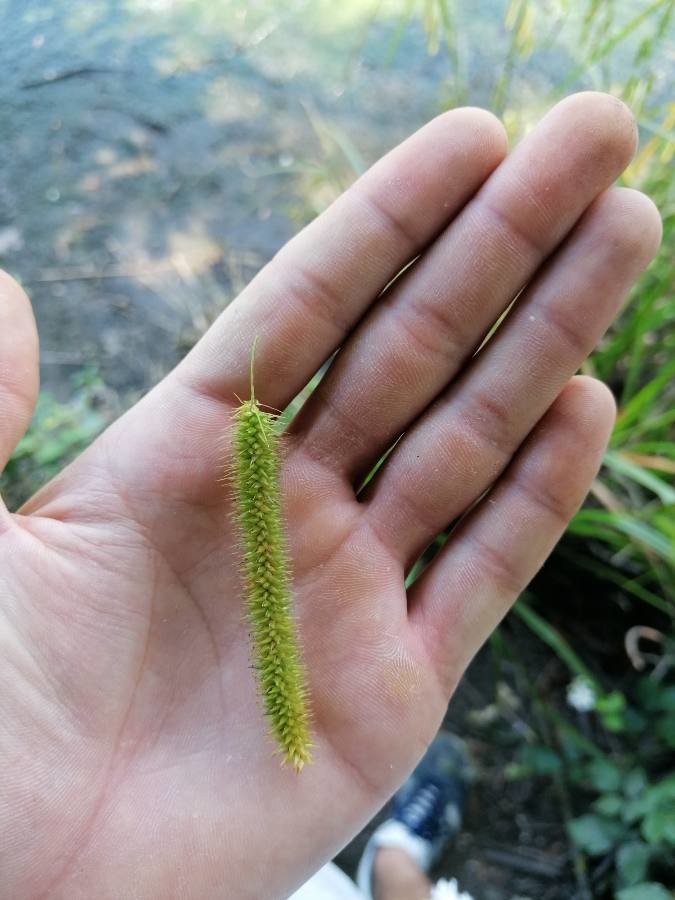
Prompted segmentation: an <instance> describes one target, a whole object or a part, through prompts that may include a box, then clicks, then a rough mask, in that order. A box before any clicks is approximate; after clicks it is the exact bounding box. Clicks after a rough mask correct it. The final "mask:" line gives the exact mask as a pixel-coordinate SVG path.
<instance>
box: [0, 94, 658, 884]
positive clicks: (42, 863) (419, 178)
mask: <svg viewBox="0 0 675 900" xmlns="http://www.w3.org/2000/svg"><path fill="white" fill-rule="evenodd" d="M635 139H636V135H635V126H634V123H633V121H632V118H631V116H630V114H629V113H628V111H627V110H626V108H625V107H624V106H623V105H622V104H621V103H619V102H618V101H617V100H614V99H613V98H610V97H607V96H604V95H599V94H583V95H577V96H574V97H572V98H568V99H567V100H566V101H564V102H563V103H561V104H559V105H558V106H557V107H555V108H554V109H553V111H552V112H551V113H549V115H548V116H546V117H545V119H544V120H543V121H542V122H541V124H540V125H539V126H538V127H537V128H536V129H535V130H534V131H533V132H532V133H531V134H530V135H529V136H528V137H527V138H526V139H525V140H524V141H523V142H522V144H521V145H520V146H519V147H518V148H516V150H515V151H514V152H513V153H512V154H510V155H509V156H508V157H507V158H506V160H505V161H503V162H502V159H503V157H504V155H505V153H506V147H505V138H504V134H503V129H502V128H501V126H500V124H499V123H498V122H497V120H495V119H494V118H493V117H492V116H490V115H489V114H488V113H485V112H482V111H479V110H471V109H460V110H456V111H453V112H450V113H447V114H445V115H442V116H440V117H439V118H437V119H435V120H434V121H432V122H431V123H430V124H429V125H427V126H426V127H425V128H423V129H422V130H421V131H419V132H417V133H416V134H415V135H413V137H411V138H410V139H409V140H408V141H406V142H405V143H404V144H402V145H401V146H400V147H398V148H397V149H395V150H394V151H393V152H392V153H391V154H389V155H388V156H386V157H385V158H384V159H383V160H381V161H380V162H379V163H378V164H377V165H376V166H375V167H374V168H373V169H371V170H370V171H369V172H368V173H367V174H366V175H365V176H363V178H362V179H360V180H359V181H358V182H357V183H356V184H355V185H354V186H353V187H352V188H351V189H350V190H349V191H348V192H347V193H346V194H345V195H343V196H342V197H341V198H340V199H339V200H338V201H337V202H336V203H335V204H334V205H333V206H332V207H331V208H330V209H329V210H327V212H326V213H324V214H323V215H322V216H321V217H319V219H317V220H316V221H315V222H314V223H313V224H312V225H310V226H309V227H308V228H306V229H305V230H304V231H303V232H302V233H301V234H299V235H298V236H297V237H296V238H295V239H294V240H293V241H291V242H290V243H289V244H288V245H287V246H286V247H284V248H283V249H282V250H281V251H280V253H279V254H278V255H277V256H276V257H275V258H274V259H273V260H272V261H271V262H270V263H269V264H268V265H267V266H266V267H265V268H264V269H263V270H262V271H261V272H260V273H259V274H258V276H257V277H256V278H255V279H254V280H253V281H252V282H251V284H250V285H249V286H248V288H246V290H245V291H244V292H243V294H242V295H241V296H240V297H239V298H238V299H237V300H236V301H235V302H234V303H233V304H232V305H231V306H229V307H228V308H227V309H226V310H225V312H224V313H223V314H222V316H221V317H220V318H219V320H218V321H217V322H216V323H215V325H214V326H213V327H212V328H211V329H210V331H209V332H208V333H207V335H206V336H205V337H204V338H203V339H202V340H201V341H200V343H199V344H198V345H197V346H196V347H195V348H194V350H193V351H192V352H191V353H190V354H189V355H188V356H187V357H186V359H185V360H184V361H183V362H182V363H181V364H180V365H179V366H178V367H177V368H176V369H175V370H174V371H173V372H172V373H170V374H169V375H168V376H167V378H165V379H164V381H162V382H161V383H160V384H159V385H158V386H157V387H156V388H155V389H154V390H153V391H151V392H150V394H148V396H147V397H145V398H144V399H143V400H142V401H141V402H140V403H139V404H137V405H136V406H135V407H134V408H133V409H131V410H130V411H129V412H128V413H127V414H126V415H124V416H123V417H122V418H121V419H120V420H119V421H117V422H116V423H115V424H114V425H113V426H112V427H111V428H109V429H108V430H107V431H106V432H105V433H104V434H103V435H102V436H101V437H100V438H99V439H98V440H97V441H96V442H95V443H94V444H93V445H92V446H91V447H90V448H89V449H88V450H87V451H86V452H85V453H84V454H83V455H82V456H81V457H80V458H79V459H78V460H77V461H76V462H75V463H74V464H73V465H71V466H69V467H68V468H67V469H66V470H65V471H64V472H62V473H61V474H60V475H59V476H58V477H57V478H55V479H54V480H53V481H52V482H51V483H50V484H48V485H47V486H46V487H45V488H44V489H42V490H41V491H40V492H39V493H38V494H37V495H36V496H35V497H34V498H33V499H32V500H30V501H29V502H28V503H27V504H26V506H25V507H24V508H23V509H22V510H20V511H19V513H17V514H15V515H11V514H10V513H9V512H8V511H7V510H6V509H5V508H4V507H3V508H2V509H0V641H1V642H2V646H1V651H0V713H1V719H0V721H1V723H2V724H1V726H0V763H1V767H2V773H3V775H2V783H1V785H0V835H2V839H1V840H0V873H1V874H0V880H1V883H2V894H3V896H6V897H11V898H12V900H24V898H29V900H34V898H38V897H49V898H68V900H78V898H87V900H90V898H92V897H96V898H108V897H110V898H113V897H114V898H116V900H124V898H143V900H145V898H162V900H166V898H169V897H177V898H178V897H180V898H215V897H252V898H266V897H283V896H286V895H287V894H288V893H290V892H291V891H292V890H293V889H294V888H295V887H296V886H297V885H298V884H299V883H301V882H302V881H303V880H304V878H305V877H307V876H308V875H309V874H310V873H311V872H312V871H313V870H314V869H316V868H317V867H318V866H319V865H320V864H321V863H322V862H323V861H324V860H325V859H327V858H329V857H330V856H331V855H332V854H333V853H334V852H335V851H336V850H337V849H338V848H339V847H341V846H342V845H343V844H344V843H345V842H346V841H347V840H348V839H349V837H350V836H351V835H353V834H354V833H355V832H356V831H357V830H358V829H359V828H360V827H361V826H362V824H363V823H365V822H366V821H367V819H368V818H369V817H370V816H371V815H372V814H373V812H374V811H375V810H376V809H377V808H379V807H380V806H381V805H382V803H383V802H384V801H385V800H386V798H387V797H388V796H389V795H390V794H391V792H392V791H393V790H394V789H395V788H396V786H397V785H398V784H399V783H400V782H401V781H402V780H403V779H404V777H405V776H406V774H407V773H408V772H409V771H410V770H411V769H412V767H413V766H414V764H415V762H416V761H417V759H418V758H419V757H420V756H421V755H422V753H423V751H424V749H425V747H426V745H427V744H428V742H429V741H430V740H431V738H432V737H433V735H434V733H435V731H436V730H437V728H438V726H439V723H440V721H441V719H442V716H443V714H444V712H445V709H446V705H447V701H448V698H449V696H450V694H451V693H452V690H453V688H454V687H455V685H456V683H457V681H458V679H459V678H460V676H461V675H462V672H463V671H464V669H465V667H466V665H467V664H468V662H469V661H470V659H471V658H472V656H473V655H474V653H475V652H476V650H477V649H478V648H479V646H480V645H481V643H482V642H483V641H484V640H485V638H486V637H487V635H488V634H489V633H490V631H491V630H492V629H493V628H494V627H495V625H496V624H497V623H498V621H499V620H500V619H501V617H502V616H503V615H504V614H505V612H506V611H507V609H508V607H509V605H510V604H511V603H512V602H513V600H514V599H515V597H516V595H517V594H518V593H519V591H520V590H521V589H522V588H523V587H524V586H525V585H526V584H527V582H528V581H529V580H530V578H531V577H532V576H533V574H534V573H535V572H536V570H537V569H538V567H539V566H540V565H541V563H542V562H543V560H544V559H545V557H546V556H547V554H548V553H549V552H550V550H551V548H552V547H553V545H554V544H555V542H556V540H557V539H558V537H559V536H560V534H561V533H562V531H563V530H564V528H565V525H566V523H567V522H568V520H569V519H570V517H571V516H572V515H573V513H574V511H575V510H576V508H577V507H578V506H579V504H580V503H581V502H582V499H583V497H584V494H585V492H586V491H587V489H588V486H589V484H590V482H591V480H592V478H593V477H594V474H595V472H596V470H597V469H598V466H599V465H600V461H601V457H602V453H603V450H604V447H605V443H606V441H607V438H608V435H609V433H610V430H611V427H612V421H613V415H614V410H613V401H612V399H611V396H610V394H609V392H608V391H607V389H606V388H604V387H603V386H602V385H600V384H598V383H597V382H595V381H593V380H590V379H587V378H575V379H573V380H572V381H570V380H569V379H570V378H571V376H572V375H573V373H574V372H575V371H576V370H577V369H578V367H579V365H580V364H581V362H582V361H583V359H584V358H585V356H586V355H587V354H588V353H589V352H590V351H591V349H592V348H593V346H594V344H595V343H596V342H597V341H598V339H599V338H600V336H601V335H602V333H603V332H604V330H605V329H606V327H607V326H608V324H609V323H610V321H611V320H612V318H613V317H614V316H615V314H616V313H617V310H618V308H619V304H620V302H621V299H622V298H623V297H624V295H625V294H626V291H627V290H628V288H629V287H630V285H631V284H632V282H633V280H634V279H635V278H636V276H637V275H638V273H639V272H640V271H641V270H642V269H643V268H644V267H645V266H646V265H647V263H648V262H649V260H650V259H651V257H652V256H653V255H654V253H655V251H656V248H657V246H658V242H659V235H660V224H659V218H658V214H657V213H656V211H655V209H654V207H653V205H652V204H651V202H650V201H648V200H647V199H646V198H645V197H644V196H642V195H640V194H639V193H636V192H634V191H629V190H624V189H611V190H607V189H608V188H610V185H611V184H612V182H613V181H614V179H615V178H616V177H617V176H618V175H619V173H620V172H621V171H622V169H623V168H624V167H625V166H626V164H627V163H628V161H629V160H630V158H631V156H632V154H633V152H634V148H635ZM493 170H496V171H494V172H493ZM491 173H493V174H491ZM419 254H421V256H420V257H419V259H417V261H416V262H415V263H414V264H413V265H412V266H411V267H410V268H409V269H408V270H407V271H406V272H405V274H403V275H402V276H401V277H400V278H399V279H398V280H397V281H396V283H395V284H394V285H393V286H392V287H390V288H389V289H388V290H387V291H386V292H385V293H384V295H383V296H380V295H381V293H382V291H383V290H384V288H385V286H386V285H387V284H388V283H389V282H390V281H391V279H392V278H394V276H395V275H396V274H397V273H398V272H399V271H400V270H401V269H402V268H403V267H404V266H405V265H406V263H408V262H410V261H411V260H412V259H413V258H415V257H417V256H418V255H419ZM525 284H527V287H526V289H525V291H524V293H523V294H522V295H521V296H520V298H519V300H518V303H517V306H516V307H515V309H514V311H513V312H512V313H511V314H510V315H509V317H508V319H507V321H506V323H505V324H504V325H503V326H502V327H501V328H500V329H499V331H498V333H497V335H496V337H495V338H494V339H493V340H491V341H490V342H489V343H488V344H487V345H486V346H485V348H484V349H483V350H481V352H480V354H479V355H478V356H476V357H474V356H473V354H474V351H475V349H476V347H477V346H478V345H479V344H480V343H481V341H482V339H483V337H484V336H485V334H486V333H487V331H488V330H489V328H490V326H491V325H492V323H493V322H494V321H495V320H496V319H497V318H498V316H499V315H500V313H501V312H502V311H503V310H504V309H505V308H506V307H507V306H508V305H509V303H510V302H511V301H512V300H513V298H514V297H515V296H516V295H517V294H518V292H519V291H520V289H521V288H522V287H523V285H525ZM0 322H1V324H2V327H1V329H0V358H1V359H2V367H1V368H0V396H1V397H2V405H1V408H2V412H1V413H0V467H1V466H2V465H4V463H5V462H6V461H7V459H8V458H9V456H10V454H11V452H12V450H13V448H14V447H15V445H16V443H17V442H18V440H19V439H20V437H21V436H22V434H23V433H24V431H25V429H26V427H27V424H28V421H29V419H30V416H31V412H32V408H33V405H34V402H35V396H36V392H37V341H36V336H35V329H34V323H33V320H32V316H31V314H30V311H29V304H28V301H27V300H26V298H25V296H24V295H23V294H22V292H21V291H20V289H19V288H18V287H17V286H16V284H15V283H14V282H12V281H11V280H10V279H9V278H8V277H6V276H5V277H4V278H3V279H2V282H0ZM256 337H257V338H258V342H257V350H256V383H255V387H256V394H257V396H258V397H259V399H260V400H261V401H262V402H264V403H266V404H269V405H271V406H273V407H276V408H283V407H284V406H285V405H286V404H288V402H289V401H290V400H291V399H292V398H293V397H294V396H295V395H296V394H297V392H298V391H299V390H300V389H301V388H302V387H303V386H304V385H305V384H306V383H307V382H308V380H309V379H310V378H311V376H312V375H313V374H314V373H315V372H316V371H317V370H318V369H319V368H320V366H321V365H322V364H323V363H324V362H325V361H326V360H327V359H328V358H329V357H330V356H331V354H332V353H333V352H334V351H335V350H336V349H337V348H338V347H340V348H341V349H340V352H339V354H338V356H337V357H336V359H335V361H334V363H333V365H332V367H331V368H330V370H329V372H328V374H327V376H326V377H325V378H324V380H323V381H322V383H321V384H320V386H319V387H318V389H317V390H316V391H315V392H314V394H313V395H312V397H311V398H310V400H309V401H308V403H307V404H306V406H305V407H304V408H303V410H302V412H301V413H300V415H299V416H298V417H297V419H296V420H295V421H294V422H293V424H292V425H291V427H290V429H289V431H288V434H287V436H286V438H285V439H284V441H285V450H284V453H285V460H284V464H283V469H282V490H283V496H284V504H285V519H286V523H287V530H288V538H289V544H290V549H291V555H292V561H293V570H294V596H295V604H296V611H297V618H298V623H299V629H300V632H301V635H302V643H303V647H304V657H305V661H306V667H307V671H308V674H309V681H310V687H311V704H312V711H313V721H314V738H315V748H314V763H313V764H312V765H311V766H306V767H305V769H304V770H303V772H302V774H301V775H300V776H298V775H296V774H295V772H294V771H293V770H292V768H290V767H281V766H280V764H279V757H278V756H277V755H275V753H274V746H273V744H272V742H271V740H270V738H269V736H268V733H267V724H266V722H265V720H264V718H263V716H262V714H261V711H260V704H259V702H258V698H257V696H256V685H255V680H254V675H253V673H252V671H251V668H250V660H249V649H248V639H247V625H246V622H245V619H244V612H243V600H242V586H241V583H240V577H239V545H238V540H237V535H236V529H235V526H234V525H233V522H232V518H231V510H230V506H231V502H232V496H231V493H230V491H229V490H228V489H227V487H225V488H224V487H223V486H222V485H220V484H219V483H218V479H219V477H220V475H221V473H222V471H223V470H224V468H226V467H227V466H228V462H229V453H230V446H231V444H230V434H229V431H230V429H231V427H232V410H233V407H234V406H235V405H236V403H237V400H236V395H238V396H240V397H245V396H247V395H248V390H249V385H248V377H249V359H250V353H251V347H252V344H253V341H254V339H255V338H256ZM402 432H405V436H404V437H403V438H402V440H401V441H400V442H399V443H398V444H397V445H396V447H395V449H394V450H393V452H392V453H391V455H390V457H389V458H388V460H387V462H386V465H385V466H384V467H383V469H382V470H381V472H380V473H379V474H378V476H377V477H376V478H375V479H374V480H373V481H372V482H371V483H370V484H369V485H368V487H367V489H366V490H365V491H364V492H363V493H362V494H360V495H359V498H358V500H357V498H356V494H355V488H356V487H357V486H358V485H359V484H360V482H361V481H362V479H363V477H364V475H365V474H366V473H367V472H368V471H369V470H370V469H371V467H372V466H373V464H374V463H375V462H376V461H377V460H378V458H379V457H380V456H381V455H382V453H383V452H384V451H385V450H386V449H387V448H388V447H389V446H390V445H391V444H392V442H393V441H394V440H395V439H396V438H397V437H398V436H399V435H400V434H401V433H402ZM223 448H224V449H223ZM491 485H494V487H493V488H492V490H491V492H490V493H489V494H488V495H487V497H486V498H484V499H483V500H482V501H481V502H480V503H479V504H478V505H477V506H476V507H475V508H474V509H472V510H471V512H469V513H468V515H466V517H465V518H464V520H463V521H462V523H461V525H460V526H459V527H458V528H457V529H456V530H455V531H454V532H453V534H452V536H451V537H450V539H449V540H448V541H447V543H446V544H445V546H444V548H443V550H442V551H441V553H440V554H439V556H438V557H437V558H436V560H435V561H434V562H433V563H432V565H431V566H430V567H429V568H428V569H427V571H426V572H425V573H424V574H423V576H422V577H421V578H420V579H419V580H418V581H417V582H416V583H415V585H414V586H413V587H412V589H411V590H410V591H408V592H406V590H405V587H404V575H405V572H406V571H407V570H408V569H409V568H410V565H411V564H412V562H413V561H414V560H415V559H416V557H417V556H418V555H419V554H420V552H421V551H422V550H423V548H424V547H425V546H427V545H428V544H429V543H430V541H431V540H432V539H433V538H434V536H435V535H436V534H438V533H439V532H440V531H442V530H443V529H444V528H445V527H446V526H447V525H448V523H450V522H451V521H453V520H455V519H456V518H457V517H459V516H461V515H462V514H464V513H465V512H466V511H467V510H468V509H469V508H470V507H471V506H472V504H474V502H475V501H476V500H477V499H478V498H479V497H481V495H482V494H483V493H484V492H485V491H486V489H488V488H489V487H490V486H491Z"/></svg>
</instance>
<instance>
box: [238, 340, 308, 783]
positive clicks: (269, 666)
mask: <svg viewBox="0 0 675 900" xmlns="http://www.w3.org/2000/svg"><path fill="white" fill-rule="evenodd" d="M254 350H255V347H254ZM235 423H236V430H235V435H236V439H235V471H236V481H237V493H238V501H239V502H238V518H239V525H240V534H241V540H242V545H243V547H242V549H243V569H244V579H245V584H246V592H247V612H248V620H249V623H250V627H251V641H252V657H253V661H254V666H255V669H256V670H257V675H258V685H259V689H260V694H261V697H262V701H263V705H264V710H265V714H266V716H267V718H268V720H269V724H270V729H271V732H272V735H273V737H274V739H275V741H276V743H277V745H278V747H279V749H280V751H281V753H282V755H283V758H284V761H285V762H288V763H290V764H291V765H293V767H294V768H295V770H296V771H297V772H299V771H300V770H301V769H302V767H303V766H304V764H305V763H306V762H309V761H310V747H311V738H310V726H309V711H308V700H307V694H308V692H307V687H306V680H305V672H304V668H303V665H302V661H301V657H300V647H299V643H298V639H297V636H296V630H295V623H294V620H293V614H292V596H291V589H290V575H289V569H290V566H289V560H288V553H287V549H286V542H285V538H284V529H283V521H282V514H281V500H280V492H279V453H278V441H279V437H278V434H277V432H276V430H275V427H274V423H275V417H274V416H273V415H272V414H270V413H268V412H265V411H264V410H263V409H262V408H261V406H260V404H259V403H258V401H257V400H256V398H255V394H254V391H253V353H252V354H251V399H250V400H247V401H245V402H244V403H242V404H241V406H240V407H239V408H238V410H237V412H236V416H235Z"/></svg>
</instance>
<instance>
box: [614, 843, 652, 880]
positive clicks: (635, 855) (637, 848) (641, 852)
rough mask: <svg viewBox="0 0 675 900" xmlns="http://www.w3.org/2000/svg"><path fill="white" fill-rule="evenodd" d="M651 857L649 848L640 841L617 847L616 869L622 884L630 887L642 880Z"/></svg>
mask: <svg viewBox="0 0 675 900" xmlns="http://www.w3.org/2000/svg"><path fill="white" fill-rule="evenodd" d="M651 855H652V850H651V847H649V846H648V845H647V844H643V843H642V841H631V842H630V843H628V844H622V845H621V847H619V849H618V851H617V854H616V868H617V871H618V873H619V877H620V879H621V881H622V882H623V884H625V885H626V886H630V885H632V884H638V883H639V882H640V881H643V880H644V878H645V875H646V874H647V866H648V865H649V860H650V858H651Z"/></svg>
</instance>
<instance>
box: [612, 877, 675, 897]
mask: <svg viewBox="0 0 675 900" xmlns="http://www.w3.org/2000/svg"><path fill="white" fill-rule="evenodd" d="M616 900H673V895H672V894H671V893H670V891H668V890H666V888H664V886H663V885H662V884H659V883H658V882H656V881H643V882H642V883H641V884H634V885H633V886H632V887H627V888H624V889H623V890H622V891H619V892H618V894H617V895H616Z"/></svg>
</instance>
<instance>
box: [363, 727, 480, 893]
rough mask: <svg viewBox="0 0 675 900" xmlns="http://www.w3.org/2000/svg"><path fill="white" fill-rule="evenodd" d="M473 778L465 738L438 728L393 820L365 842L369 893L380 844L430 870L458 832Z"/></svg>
mask: <svg viewBox="0 0 675 900" xmlns="http://www.w3.org/2000/svg"><path fill="white" fill-rule="evenodd" d="M470 780H471V776H470V767H469V758H468V754H467V750H466V747H465V745H464V742H463V741H461V740H460V739H459V738H458V737H456V736H455V735H453V734H450V733H449V732H447V731H441V732H439V733H438V735H437V736H436V737H435V738H434V740H433V741H432V743H431V744H430V745H429V748H428V750H427V752H426V753H425V755H424V756H423V757H422V759H421V760H420V762H419V764H418V766H417V768H416V769H415V771H414V772H413V773H412V775H411V776H410V778H408V780H407V781H406V782H405V783H404V784H403V785H402V787H401V788H399V790H398V791H397V792H396V794H395V795H394V809H393V813H392V816H391V818H390V819H387V821H386V822H383V823H382V825H380V826H379V827H378V828H377V829H376V830H375V831H374V832H373V834H372V835H371V836H370V839H369V840H368V843H367V844H366V847H365V850H364V851H363V855H362V857H361V860H360V862H359V865H358V869H357V873H356V882H357V884H358V886H359V889H360V890H361V892H362V893H363V894H364V895H365V896H366V897H368V898H372V873H373V861H374V859H375V853H376V851H377V850H378V849H379V848H380V847H399V848H400V849H402V850H405V851H406V852H407V853H408V854H409V856H411V857H412V859H413V860H414V861H415V862H416V863H417V864H418V865H419V867H420V869H422V871H424V872H428V871H429V869H430V868H431V866H432V865H433V864H434V863H435V862H436V861H437V860H438V858H439V857H440V855H441V853H442V852H443V850H444V849H445V848H446V847H448V846H449V844H450V843H451V842H452V841H453V840H454V839H455V837H456V835H457V833H458V832H459V829H460V827H461V824H462V813H463V810H464V805H465V802H466V795H467V791H468V786H469V783H470Z"/></svg>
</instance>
